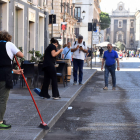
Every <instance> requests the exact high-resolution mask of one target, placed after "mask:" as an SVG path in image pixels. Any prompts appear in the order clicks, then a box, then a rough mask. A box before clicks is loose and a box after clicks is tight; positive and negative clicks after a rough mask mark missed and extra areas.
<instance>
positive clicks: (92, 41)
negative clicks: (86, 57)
mask: <svg viewBox="0 0 140 140" xmlns="http://www.w3.org/2000/svg"><path fill="white" fill-rule="evenodd" d="M92 45H93V19H92V32H91V69H92V53H93V52H92Z"/></svg>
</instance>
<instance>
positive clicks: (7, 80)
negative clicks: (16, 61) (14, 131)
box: [0, 31, 23, 130]
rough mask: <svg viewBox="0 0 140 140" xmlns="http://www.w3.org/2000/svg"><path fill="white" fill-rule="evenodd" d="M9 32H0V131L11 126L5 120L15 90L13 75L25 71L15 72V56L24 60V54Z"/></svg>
mask: <svg viewBox="0 0 140 140" xmlns="http://www.w3.org/2000/svg"><path fill="white" fill-rule="evenodd" d="M11 40H12V36H11V35H10V34H9V33H8V32H7V31H0V130H6V129H10V128H11V125H10V124H6V121H5V120H3V118H4V114H5V111H6V104H7V100H8V98H9V93H10V89H12V88H13V82H12V80H13V79H12V73H15V74H21V73H23V70H13V69H12V65H13V58H14V55H16V56H17V57H20V58H22V57H23V53H22V52H21V51H20V50H19V49H18V48H17V47H16V46H15V45H14V44H13V43H12V42H11Z"/></svg>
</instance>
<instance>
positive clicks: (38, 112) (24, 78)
mask: <svg viewBox="0 0 140 140" xmlns="http://www.w3.org/2000/svg"><path fill="white" fill-rule="evenodd" d="M14 58H15V60H16V62H17V64H18V67H19V69H21V67H20V65H19V63H18V61H17V58H16V56H14ZM22 76H23V79H24V81H25V83H26V86H27V88H28V90H29V92H30V95H31V97H32V100H33V102H34V104H35V107H36V109H37V112H38V114H39V116H40V119H41V121H42V123H44V121H43V119H42V116H41V114H40V111H39V109H38V107H37V104H36V102H35V100H34V97H33V95H32V92H31V90H30V88H29V85H28V83H27V81H26V79H25V76H24V74H23V73H22Z"/></svg>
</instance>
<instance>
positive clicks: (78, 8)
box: [75, 7, 81, 21]
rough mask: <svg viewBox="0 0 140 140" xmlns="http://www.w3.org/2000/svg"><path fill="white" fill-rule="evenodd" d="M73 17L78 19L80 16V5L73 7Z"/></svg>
mask: <svg viewBox="0 0 140 140" xmlns="http://www.w3.org/2000/svg"><path fill="white" fill-rule="evenodd" d="M75 18H76V19H77V20H78V21H80V18H81V7H75Z"/></svg>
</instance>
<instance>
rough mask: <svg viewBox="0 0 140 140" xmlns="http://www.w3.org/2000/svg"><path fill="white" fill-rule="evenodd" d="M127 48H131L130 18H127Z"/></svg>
mask: <svg viewBox="0 0 140 140" xmlns="http://www.w3.org/2000/svg"><path fill="white" fill-rule="evenodd" d="M126 48H130V19H127V31H126Z"/></svg>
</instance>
